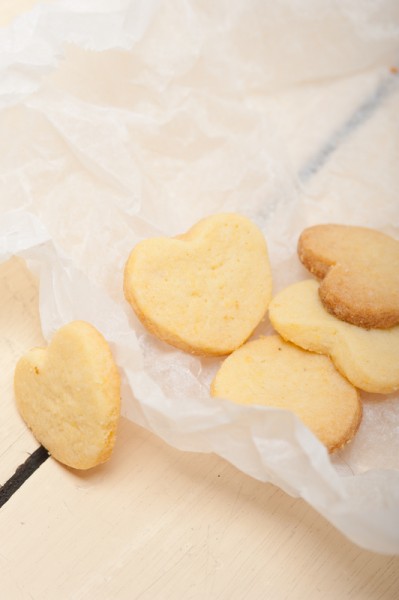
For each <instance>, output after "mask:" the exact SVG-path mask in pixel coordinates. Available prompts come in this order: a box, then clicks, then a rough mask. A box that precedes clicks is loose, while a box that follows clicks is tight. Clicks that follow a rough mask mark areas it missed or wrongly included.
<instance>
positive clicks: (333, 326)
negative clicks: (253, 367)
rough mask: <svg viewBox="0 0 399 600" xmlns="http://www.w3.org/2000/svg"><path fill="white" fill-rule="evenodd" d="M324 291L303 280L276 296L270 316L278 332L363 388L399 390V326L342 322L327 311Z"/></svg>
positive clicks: (370, 389)
mask: <svg viewBox="0 0 399 600" xmlns="http://www.w3.org/2000/svg"><path fill="white" fill-rule="evenodd" d="M318 287H319V286H318V283H317V282H316V281H315V280H313V279H309V280H305V281H300V282H298V283H294V284H293V285H290V286H288V287H287V288H285V289H284V290H282V291H281V292H279V293H278V294H277V295H276V296H275V297H274V298H273V300H272V301H271V303H270V306H269V317H270V320H271V323H272V325H273V327H274V328H275V329H276V331H278V332H279V334H280V335H281V336H282V337H283V338H284V339H286V340H289V341H290V342H293V343H294V344H297V345H298V346H301V347H302V348H305V349H307V350H311V351H313V352H320V353H323V354H327V355H329V356H330V357H331V359H332V361H333V362H334V364H335V366H336V367H337V369H338V370H339V371H340V372H341V373H342V374H343V375H344V376H345V377H346V378H347V379H348V380H349V381H350V382H351V383H352V384H353V385H354V386H356V387H358V388H360V389H362V390H365V391H367V392H374V393H390V392H394V391H395V390H397V389H399V326H396V327H392V328H391V329H369V330H368V329H364V328H363V327H357V326H356V325H351V324H350V323H346V322H344V321H341V320H340V319H337V318H336V317H334V316H333V315H331V314H330V313H329V312H328V311H327V310H326V309H325V308H324V306H323V304H322V302H321V300H320V298H319V294H318Z"/></svg>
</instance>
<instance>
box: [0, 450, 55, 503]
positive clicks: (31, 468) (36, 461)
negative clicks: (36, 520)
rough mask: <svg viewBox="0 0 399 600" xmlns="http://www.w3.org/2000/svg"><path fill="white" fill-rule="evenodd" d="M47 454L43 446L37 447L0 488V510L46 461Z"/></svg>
mask: <svg viewBox="0 0 399 600" xmlns="http://www.w3.org/2000/svg"><path fill="white" fill-rule="evenodd" d="M49 456H50V455H49V453H48V452H47V450H46V449H45V448H43V446H39V448H37V449H36V450H35V451H34V452H33V453H32V454H31V455H30V456H28V458H27V459H26V461H25V462H24V463H23V464H22V465H20V466H19V467H18V468H17V470H16V471H15V473H14V475H12V476H11V477H10V479H8V480H7V481H6V482H5V484H4V485H2V486H0V508H1V507H2V506H3V504H5V503H6V502H7V501H8V500H9V499H10V498H11V496H12V495H13V494H15V492H16V491H17V490H18V489H19V488H20V487H21V485H22V484H23V483H25V481H26V480H27V479H28V478H29V477H30V476H31V475H32V474H33V473H34V472H35V471H36V470H37V469H38V468H39V467H40V465H41V464H43V463H44V461H45V460H47V459H48V457H49Z"/></svg>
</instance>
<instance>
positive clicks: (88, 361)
mask: <svg viewBox="0 0 399 600" xmlns="http://www.w3.org/2000/svg"><path fill="white" fill-rule="evenodd" d="M14 388H15V398H16V402H17V406H18V409H19V412H20V414H21V416H22V418H23V419H24V421H25V422H26V424H27V425H28V427H29V428H30V429H31V430H32V432H33V435H34V436H35V437H36V439H37V440H38V441H39V442H40V443H41V444H42V445H43V446H44V447H45V448H46V449H47V450H48V451H49V452H50V454H51V455H52V456H53V457H54V458H56V459H57V460H58V461H60V462H61V463H63V464H65V465H68V466H69V467H73V468H75V469H88V468H90V467H94V466H95V465H98V464H100V463H103V462H105V461H106V460H107V459H108V458H109V457H110V455H111V452H112V449H113V446H114V442H115V434H116V429H117V423H118V420H119V414H120V377H119V372H118V369H117V367H116V365H115V363H114V360H113V357H112V354H111V351H110V349H109V346H108V344H107V342H106V341H105V339H104V337H103V336H102V335H101V334H100V333H99V332H98V331H97V330H96V329H95V328H94V327H93V326H92V325H89V323H86V322H84V321H73V322H72V323H69V324H68V325H65V326H63V327H61V328H60V329H59V330H58V331H57V332H56V334H55V335H54V337H53V339H52V340H51V343H50V344H49V346H48V347H47V348H34V349H32V350H30V351H29V352H28V353H27V354H26V355H25V356H23V357H22V358H21V359H20V360H19V362H18V364H17V366H16V369H15V376H14Z"/></svg>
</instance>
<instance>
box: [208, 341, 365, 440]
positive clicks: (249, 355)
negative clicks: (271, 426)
mask: <svg viewBox="0 0 399 600" xmlns="http://www.w3.org/2000/svg"><path fill="white" fill-rule="evenodd" d="M211 393H212V395H213V396H216V397H218V398H224V399H225V400H231V401H233V402H236V403H237V404H255V405H260V406H269V407H273V408H282V409H286V410H290V411H292V412H293V413H295V414H296V415H297V417H299V418H300V419H301V420H302V421H303V423H304V424H305V425H306V426H307V427H308V428H309V429H310V430H311V431H313V433H314V434H315V435H316V436H317V437H318V438H319V439H320V441H321V442H322V443H323V444H324V445H325V446H326V447H327V448H328V450H329V451H330V452H333V451H334V450H337V449H338V448H341V447H342V446H343V445H344V444H346V443H347V442H349V441H350V440H351V439H352V438H353V436H354V435H355V433H356V431H357V428H358V426H359V423H360V420H361V415H362V409H361V404H360V401H359V397H358V394H357V391H356V389H355V388H354V387H353V386H352V385H350V383H348V381H346V379H345V378H344V377H342V376H341V375H340V374H339V373H338V371H337V370H336V369H335V368H334V365H333V364H332V362H331V360H330V359H329V358H327V357H326V356H322V355H319V354H314V353H313V352H306V351H305V350H302V349H301V348H298V347H297V346H294V345H293V344H289V343H287V342H284V341H283V340H282V339H281V337H280V336H278V335H272V336H268V337H264V338H260V339H257V340H254V341H251V342H248V343H247V344H244V346H242V347H241V348H239V349H238V350H236V351H235V352H233V354H231V355H230V356H229V357H228V358H226V360H225V361H224V363H223V364H222V366H221V368H220V369H219V371H218V373H217V374H216V377H215V379H214V380H213V382H212V386H211Z"/></svg>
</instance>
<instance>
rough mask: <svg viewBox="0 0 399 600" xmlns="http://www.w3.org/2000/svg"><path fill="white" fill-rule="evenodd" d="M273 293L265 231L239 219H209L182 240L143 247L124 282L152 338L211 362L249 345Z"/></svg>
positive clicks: (157, 240)
mask: <svg viewBox="0 0 399 600" xmlns="http://www.w3.org/2000/svg"><path fill="white" fill-rule="evenodd" d="M271 289H272V275H271V270H270V264H269V258H268V252H267V247H266V242H265V239H264V237H263V235H262V233H261V231H260V230H259V229H258V227H256V225H254V224H253V223H252V222H251V221H250V220H248V219H247V218H245V217H243V216H241V215H237V214H232V213H231V214H230V213H229V214H218V215H214V216H211V217H208V218H206V219H203V220H202V221H200V222H199V223H197V224H196V225H195V226H194V227H192V228H191V229H190V230H189V231H188V232H187V233H185V234H184V235H181V236H178V237H177V238H153V239H148V240H144V241H142V242H140V243H139V244H137V246H136V247H135V248H134V249H133V251H132V253H131V254H130V257H129V259H128V261H127V263H126V267H125V274H124V292H125V297H126V299H127V300H128V302H129V303H130V304H131V306H132V307H133V309H134V311H135V312H136V314H137V316H138V317H139V319H140V320H141V321H142V323H143V324H144V325H145V327H147V329H148V330H149V331H151V332H152V333H153V334H154V335H156V336H157V337H159V338H160V339H162V340H164V341H165V342H167V343H169V344H171V345H172V346H176V347H177V348H181V349H183V350H186V351H187V352H191V353H194V354H203V355H210V356H212V355H214V356H217V355H223V354H229V353H230V352H232V351H233V350H235V349H236V348H238V347H239V346H241V344H243V343H244V342H245V341H246V340H247V339H248V337H249V336H250V335H251V334H252V332H253V330H254V329H255V327H256V326H257V325H258V324H259V323H260V321H261V320H262V318H263V316H264V314H265V312H266V310H267V307H268V304H269V302H270V299H271Z"/></svg>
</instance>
